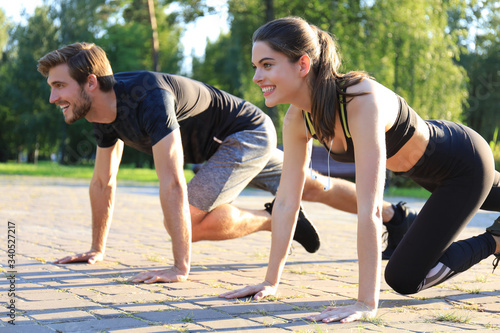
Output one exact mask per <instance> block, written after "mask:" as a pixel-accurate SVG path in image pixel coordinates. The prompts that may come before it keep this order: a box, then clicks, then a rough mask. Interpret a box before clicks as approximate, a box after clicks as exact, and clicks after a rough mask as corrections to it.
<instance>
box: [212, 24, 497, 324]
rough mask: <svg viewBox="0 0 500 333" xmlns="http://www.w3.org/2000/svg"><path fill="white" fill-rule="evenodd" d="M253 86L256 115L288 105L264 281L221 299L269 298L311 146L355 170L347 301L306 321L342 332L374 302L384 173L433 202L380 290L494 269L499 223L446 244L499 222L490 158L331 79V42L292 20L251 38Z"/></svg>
mask: <svg viewBox="0 0 500 333" xmlns="http://www.w3.org/2000/svg"><path fill="white" fill-rule="evenodd" d="M253 42H254V44H253V51H252V62H253V65H254V67H255V76H254V82H255V83H257V84H258V85H259V86H260V87H261V88H262V92H263V94H264V97H265V100H266V105H267V106H274V105H277V104H284V103H287V104H290V107H289V109H288V111H287V114H286V116H285V120H284V125H283V145H284V151H285V153H284V154H285V156H284V167H283V173H282V181H281V185H280V188H279V191H278V194H277V198H276V202H275V206H274V211H273V220H272V229H273V233H272V245H271V254H270V259H269V266H268V270H267V275H266V279H265V281H264V282H263V283H261V284H259V285H254V286H247V287H245V288H242V289H239V290H236V291H231V292H227V293H224V294H222V295H221V297H226V298H235V297H242V296H245V295H251V294H255V296H254V297H255V299H260V298H262V297H265V296H268V295H272V294H274V293H275V292H276V289H277V287H278V283H279V279H280V276H281V273H282V271H283V267H284V264H285V261H286V256H287V252H288V248H289V246H290V242H291V237H292V235H293V230H294V221H295V220H296V216H297V212H298V210H299V205H300V197H301V191H302V188H303V184H304V179H305V177H306V172H307V170H306V169H307V162H308V152H307V144H308V142H309V141H310V139H311V137H312V136H314V137H316V138H318V140H319V141H320V142H322V143H323V144H324V145H325V147H326V148H327V149H328V150H329V151H330V154H331V155H332V157H333V158H334V159H337V160H339V161H351V162H352V161H355V162H356V184H357V196H358V235H357V248H358V259H359V292H358V301H357V302H356V303H355V304H354V305H350V306H345V307H340V308H336V307H329V308H328V309H326V310H325V311H323V312H322V313H321V314H319V315H313V316H310V317H308V319H310V320H316V321H320V320H322V321H323V322H330V321H339V320H340V321H341V322H351V321H354V320H358V319H360V318H362V317H364V316H366V317H370V316H374V315H375V314H376V311H377V307H378V301H379V289H380V276H381V259H380V257H379V253H380V250H379V249H380V229H381V225H382V221H381V203H382V194H383V186H384V177H385V170H386V168H387V169H390V170H392V171H394V172H396V173H401V174H403V175H405V176H408V177H410V178H412V179H413V180H415V181H416V182H417V183H418V184H420V185H422V186H423V187H425V188H426V189H428V190H429V191H431V192H432V195H431V196H430V198H429V200H428V201H427V202H426V204H425V205H424V207H423V208H422V210H421V211H420V213H419V215H418V217H417V218H416V219H415V221H414V222H413V224H412V226H411V227H410V229H409V231H408V232H407V234H406V235H405V237H404V238H403V240H402V241H401V243H400V244H399V246H398V247H397V248H396V250H395V251H394V254H393V256H392V257H391V259H390V260H389V262H388V264H387V267H386V270H385V278H386V281H387V283H388V284H389V285H390V286H391V287H392V288H393V289H394V290H396V291H397V292H399V293H402V294H412V293H416V292H418V291H420V290H423V289H425V288H428V287H430V286H433V285H436V284H438V283H441V282H443V281H445V280H446V279H448V278H450V277H451V276H453V275H455V274H457V273H459V272H462V271H464V270H466V269H468V268H469V267H471V266H472V265H474V264H476V263H477V262H479V261H480V260H482V259H484V258H486V257H488V256H489V255H491V254H497V255H496V256H497V259H496V260H495V262H498V258H499V257H500V218H498V219H497V220H496V221H495V222H494V224H493V225H492V226H491V227H489V228H488V229H487V232H486V233H484V234H482V235H479V236H477V237H474V238H471V239H468V240H464V241H459V242H455V243H452V242H453V240H454V239H455V238H456V237H457V236H458V234H459V233H460V231H461V230H462V229H463V228H464V227H465V225H466V224H467V223H468V222H469V220H470V219H471V218H472V217H473V216H474V214H475V213H476V212H477V210H478V209H479V208H483V209H488V210H494V211H500V185H499V183H500V173H499V172H497V171H495V169H494V161H493V156H492V153H491V150H490V148H489V146H488V144H487V143H486V142H485V140H484V139H483V138H482V137H481V136H479V135H478V134H477V133H476V132H474V131H472V130H471V129H469V128H467V127H465V126H462V125H459V124H455V123H452V122H448V121H424V120H422V119H421V118H420V117H419V116H418V115H417V113H416V112H415V111H413V110H412V109H411V108H410V107H409V106H408V104H406V102H405V100H404V99H402V98H401V97H399V96H397V95H396V94H395V93H394V92H392V91H391V90H389V89H388V88H386V87H384V86H382V85H381V84H379V83H377V82H375V81H374V80H373V79H372V78H370V77H368V76H367V75H366V74H365V73H363V72H350V73H347V74H341V73H339V72H338V69H339V66H340V59H339V56H338V54H337V51H336V47H335V44H334V41H333V39H332V38H331V36H330V35H329V34H328V33H326V32H324V31H322V30H320V29H318V28H317V27H315V26H312V25H309V24H308V23H307V22H306V21H304V20H302V19H300V18H283V19H278V20H274V21H272V22H269V23H267V24H265V25H264V26H262V27H260V28H259V29H258V30H257V31H256V32H255V33H254V36H253Z"/></svg>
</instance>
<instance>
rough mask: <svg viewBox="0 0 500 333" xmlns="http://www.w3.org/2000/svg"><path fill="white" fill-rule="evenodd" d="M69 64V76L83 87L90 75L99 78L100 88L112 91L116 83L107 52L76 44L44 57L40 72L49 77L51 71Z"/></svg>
mask: <svg viewBox="0 0 500 333" xmlns="http://www.w3.org/2000/svg"><path fill="white" fill-rule="evenodd" d="M61 64H67V65H68V67H69V75H70V76H71V77H72V78H73V79H75V80H76V82H78V84H80V85H82V84H84V83H85V82H86V81H87V78H88V76H89V75H90V74H94V75H95V76H97V81H98V82H99V88H100V89H101V90H102V91H111V89H113V86H114V85H115V83H116V80H115V78H114V76H113V70H112V69H111V65H110V64H109V60H108V58H107V57H106V52H104V50H103V49H101V48H100V47H99V46H97V45H95V44H93V43H74V44H71V45H67V46H64V47H63V48H60V49H58V50H54V51H52V52H49V53H47V54H46V55H44V56H43V57H42V58H40V60H38V67H37V69H38V71H39V72H40V73H41V74H42V75H43V76H45V77H48V75H49V70H50V69H51V68H53V67H56V66H58V65H61Z"/></svg>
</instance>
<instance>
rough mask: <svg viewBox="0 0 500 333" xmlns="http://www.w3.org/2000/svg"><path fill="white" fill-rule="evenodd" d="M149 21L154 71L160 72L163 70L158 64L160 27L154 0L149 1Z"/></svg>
mask: <svg viewBox="0 0 500 333" xmlns="http://www.w3.org/2000/svg"><path fill="white" fill-rule="evenodd" d="M148 10H149V21H150V23H151V31H152V36H151V45H152V56H153V70H154V71H156V72H159V71H160V70H161V68H160V64H159V62H158V53H159V52H160V51H159V50H160V42H159V40H158V26H157V24H156V14H155V4H154V0H148Z"/></svg>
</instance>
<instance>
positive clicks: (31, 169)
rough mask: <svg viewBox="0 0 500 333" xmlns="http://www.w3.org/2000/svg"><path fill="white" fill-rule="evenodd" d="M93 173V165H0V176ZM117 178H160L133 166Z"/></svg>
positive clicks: (86, 175)
mask: <svg viewBox="0 0 500 333" xmlns="http://www.w3.org/2000/svg"><path fill="white" fill-rule="evenodd" d="M93 171H94V166H93V165H60V164H58V163H53V162H47V161H42V162H39V163H38V164H37V165H34V164H28V163H15V162H8V163H0V175H16V176H38V177H63V178H76V179H91V178H92V174H93ZM184 174H185V176H186V180H187V181H189V180H190V179H191V178H193V175H194V173H193V172H192V171H191V170H184ZM117 178H118V180H122V181H123V180H126V181H137V182H145V183H150V182H154V183H157V182H158V176H157V175H156V171H155V170H154V169H147V168H142V169H137V168H135V167H134V166H132V165H121V166H120V170H119V171H118V176H117Z"/></svg>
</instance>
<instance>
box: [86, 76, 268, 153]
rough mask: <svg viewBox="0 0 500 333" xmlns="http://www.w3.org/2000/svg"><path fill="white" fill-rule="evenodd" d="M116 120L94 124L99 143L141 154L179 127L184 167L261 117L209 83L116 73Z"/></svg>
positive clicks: (262, 114) (254, 123)
mask: <svg viewBox="0 0 500 333" xmlns="http://www.w3.org/2000/svg"><path fill="white" fill-rule="evenodd" d="M115 78H116V81H117V84H116V85H115V87H114V90H115V93H116V111H117V115H116V119H115V121H113V122H112V123H110V124H101V123H94V124H93V125H94V135H95V137H96V140H97V145H98V146H99V147H102V148H106V147H111V146H112V145H114V144H115V143H116V141H117V140H118V139H121V140H122V141H123V142H124V143H125V144H126V145H129V146H131V147H133V148H135V149H137V150H140V151H142V152H145V153H148V154H152V147H153V146H154V145H155V144H156V143H158V141H160V140H161V139H163V138H164V137H165V136H167V135H168V134H169V133H170V132H172V131H173V130H175V129H177V128H180V132H181V136H182V145H183V150H184V160H185V162H186V163H201V162H203V161H206V160H207V159H209V158H210V156H212V154H213V153H214V152H215V151H216V150H217V148H218V147H219V143H220V142H221V141H222V140H224V139H225V138H226V137H227V136H229V135H231V134H234V133H236V132H239V131H242V130H251V129H255V128H256V127H258V126H259V125H261V124H262V123H263V122H264V119H265V115H264V113H263V112H262V111H261V110H260V109H259V108H257V107H256V106H254V105H253V104H251V103H249V102H247V101H244V100H242V99H240V98H238V97H235V96H233V95H230V94H228V93H226V92H224V91H221V90H219V89H216V88H214V87H212V86H209V85H207V84H204V83H201V82H198V81H195V80H192V79H189V78H186V77H182V76H178V75H171V74H163V73H155V72H148V71H138V72H125V73H117V74H115Z"/></svg>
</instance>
